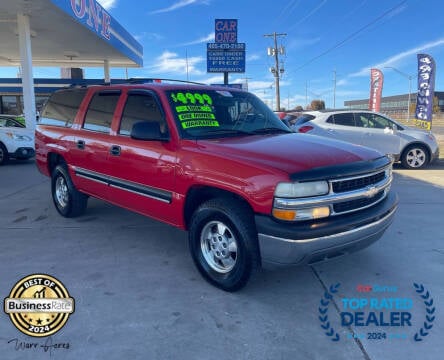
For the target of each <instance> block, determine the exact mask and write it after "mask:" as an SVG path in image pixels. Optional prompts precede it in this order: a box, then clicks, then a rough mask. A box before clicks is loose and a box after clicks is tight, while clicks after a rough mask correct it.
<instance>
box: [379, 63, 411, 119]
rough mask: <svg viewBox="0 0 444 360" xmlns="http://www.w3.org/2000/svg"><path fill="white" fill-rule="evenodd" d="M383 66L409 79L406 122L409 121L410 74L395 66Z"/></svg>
mask: <svg viewBox="0 0 444 360" xmlns="http://www.w3.org/2000/svg"><path fill="white" fill-rule="evenodd" d="M384 68H386V69H392V70H394V71H396V72H397V73H398V74H399V75H401V76H404V77H405V78H407V79H408V80H409V97H408V100H407V102H408V103H407V122H409V121H410V97H411V94H412V76H411V75H409V74H406V73H404V72H402V71H400V70H398V69H397V68H394V67H393V66H384Z"/></svg>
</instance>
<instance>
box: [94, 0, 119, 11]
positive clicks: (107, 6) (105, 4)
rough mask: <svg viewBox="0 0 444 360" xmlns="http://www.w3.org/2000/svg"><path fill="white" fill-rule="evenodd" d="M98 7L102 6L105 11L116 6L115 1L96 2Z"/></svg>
mask: <svg viewBox="0 0 444 360" xmlns="http://www.w3.org/2000/svg"><path fill="white" fill-rule="evenodd" d="M98 1H99V3H100V5H102V6H103V7H104V8H105V9H107V10H108V9H111V8H113V7H115V6H116V4H117V0H98Z"/></svg>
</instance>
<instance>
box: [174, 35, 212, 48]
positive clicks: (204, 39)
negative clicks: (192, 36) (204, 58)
mask: <svg viewBox="0 0 444 360" xmlns="http://www.w3.org/2000/svg"><path fill="white" fill-rule="evenodd" d="M212 41H213V42H214V32H212V33H210V34H208V35H207V36H204V37H201V38H200V39H197V40H193V41H190V42H187V43H185V44H181V45H179V46H188V45H196V44H203V43H208V42H212Z"/></svg>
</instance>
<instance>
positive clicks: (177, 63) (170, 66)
mask: <svg viewBox="0 0 444 360" xmlns="http://www.w3.org/2000/svg"><path fill="white" fill-rule="evenodd" d="M203 61H204V58H203V57H201V56H194V57H188V58H186V57H185V58H180V57H179V55H178V54H176V53H173V52H170V51H165V52H164V53H163V54H162V55H160V56H159V57H157V58H156V59H155V60H154V62H153V63H154V65H152V66H149V67H148V68H149V70H153V71H155V72H156V73H162V74H171V75H177V74H180V75H184V74H186V73H188V75H190V74H194V75H201V74H202V71H200V70H198V69H197V67H196V65H197V64H199V63H201V62H203Z"/></svg>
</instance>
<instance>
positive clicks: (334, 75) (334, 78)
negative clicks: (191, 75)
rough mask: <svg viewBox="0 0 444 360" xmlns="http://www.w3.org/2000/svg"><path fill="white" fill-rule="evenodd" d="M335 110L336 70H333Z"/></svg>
mask: <svg viewBox="0 0 444 360" xmlns="http://www.w3.org/2000/svg"><path fill="white" fill-rule="evenodd" d="M333 109H336V69H335V70H333Z"/></svg>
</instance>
